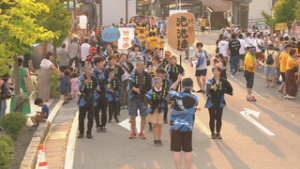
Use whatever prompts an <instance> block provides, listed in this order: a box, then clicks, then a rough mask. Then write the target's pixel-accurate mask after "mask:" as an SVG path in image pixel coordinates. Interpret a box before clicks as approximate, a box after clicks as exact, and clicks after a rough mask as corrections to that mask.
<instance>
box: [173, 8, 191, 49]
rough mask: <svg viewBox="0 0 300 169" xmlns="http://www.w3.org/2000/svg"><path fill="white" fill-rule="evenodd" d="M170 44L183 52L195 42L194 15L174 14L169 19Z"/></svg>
mask: <svg viewBox="0 0 300 169" xmlns="http://www.w3.org/2000/svg"><path fill="white" fill-rule="evenodd" d="M167 27H168V43H169V45H170V46H171V47H173V48H175V49H176V50H179V51H183V50H184V49H186V48H188V47H189V46H191V45H193V43H194V41H195V16H194V14H192V13H177V14H173V15H172V16H171V17H170V18H169V19H168V26H167Z"/></svg>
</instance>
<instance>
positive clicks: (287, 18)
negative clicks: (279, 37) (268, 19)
mask: <svg viewBox="0 0 300 169" xmlns="http://www.w3.org/2000/svg"><path fill="white" fill-rule="evenodd" d="M295 4H296V1H295V0H281V1H278V2H277V3H276V4H275V6H274V7H273V8H272V11H273V16H274V19H275V22H276V23H281V22H287V25H288V26H289V25H291V24H292V23H293V22H294V20H295V11H296V10H299V8H298V9H295Z"/></svg>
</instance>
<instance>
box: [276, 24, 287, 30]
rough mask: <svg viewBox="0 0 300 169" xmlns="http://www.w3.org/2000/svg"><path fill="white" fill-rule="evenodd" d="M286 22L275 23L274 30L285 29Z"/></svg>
mask: <svg viewBox="0 0 300 169" xmlns="http://www.w3.org/2000/svg"><path fill="white" fill-rule="evenodd" d="M286 27H287V23H276V25H275V30H277V31H281V30H286Z"/></svg>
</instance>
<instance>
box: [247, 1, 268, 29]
mask: <svg viewBox="0 0 300 169" xmlns="http://www.w3.org/2000/svg"><path fill="white" fill-rule="evenodd" d="M271 7H272V0H252V2H251V3H249V15H248V16H249V17H248V18H249V20H248V22H249V24H255V23H256V21H262V20H265V19H264V17H263V16H262V15H261V12H262V11H263V10H264V11H265V12H266V13H267V14H269V15H271ZM251 21H252V23H251Z"/></svg>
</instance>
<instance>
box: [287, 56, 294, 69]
mask: <svg viewBox="0 0 300 169" xmlns="http://www.w3.org/2000/svg"><path fill="white" fill-rule="evenodd" d="M295 63H296V60H295V59H294V58H292V57H288V59H287V64H286V70H291V69H294V67H295V66H294V64H295Z"/></svg>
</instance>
